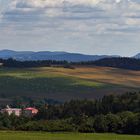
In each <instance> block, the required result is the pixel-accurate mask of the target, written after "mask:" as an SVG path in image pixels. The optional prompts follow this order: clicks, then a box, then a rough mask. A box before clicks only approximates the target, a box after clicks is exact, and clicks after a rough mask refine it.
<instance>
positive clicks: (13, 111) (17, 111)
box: [1, 105, 22, 116]
mask: <svg viewBox="0 0 140 140" xmlns="http://www.w3.org/2000/svg"><path fill="white" fill-rule="evenodd" d="M1 113H7V114H8V115H11V114H14V115H16V116H20V115H21V113H22V109H20V108H10V107H9V106H8V105H7V107H6V108H4V109H2V110H1Z"/></svg>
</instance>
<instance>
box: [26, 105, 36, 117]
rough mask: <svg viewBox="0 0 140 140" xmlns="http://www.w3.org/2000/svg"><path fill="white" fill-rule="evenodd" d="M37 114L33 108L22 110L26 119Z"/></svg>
mask: <svg viewBox="0 0 140 140" xmlns="http://www.w3.org/2000/svg"><path fill="white" fill-rule="evenodd" d="M37 113H38V109H36V108H33V107H28V108H25V109H24V115H25V116H27V117H33V116H35V115H36V114H37Z"/></svg>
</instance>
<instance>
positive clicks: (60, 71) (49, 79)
mask: <svg viewBox="0 0 140 140" xmlns="http://www.w3.org/2000/svg"><path fill="white" fill-rule="evenodd" d="M139 86H140V71H131V70H122V69H117V68H107V67H76V68H75V69H67V68H58V67H42V68H26V69H22V68H20V69H15V68H0V96H1V100H4V98H12V97H16V96H28V97H32V98H50V99H55V100H61V101H64V100H70V99H85V98H87V99H94V98H100V97H102V96H104V95H107V94H121V93H125V92H127V91H139ZM3 97H4V98H3Z"/></svg>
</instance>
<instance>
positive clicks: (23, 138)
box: [0, 132, 140, 140]
mask: <svg viewBox="0 0 140 140" xmlns="http://www.w3.org/2000/svg"><path fill="white" fill-rule="evenodd" d="M139 139H140V136H137V135H133V136H131V135H117V134H85V133H84V134H81V133H38V132H34V133H32V132H0V140H139Z"/></svg>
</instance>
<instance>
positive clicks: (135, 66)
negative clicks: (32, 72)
mask: <svg viewBox="0 0 140 140" xmlns="http://www.w3.org/2000/svg"><path fill="white" fill-rule="evenodd" d="M0 63H2V64H3V66H4V67H16V68H26V67H27V68H28V67H45V66H48V67H49V66H53V65H56V66H63V67H64V68H74V67H75V66H77V65H80V66H84V65H86V66H87V65H88V66H89V65H90V66H105V67H115V68H123V69H130V70H140V59H135V58H127V57H117V58H103V59H100V60H96V61H83V62H82V61H81V62H67V61H65V60H64V61H56V60H37V61H18V60H14V59H12V58H9V59H0Z"/></svg>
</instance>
